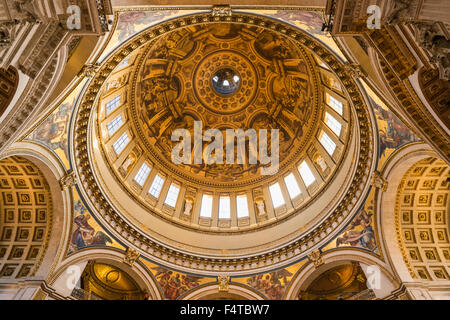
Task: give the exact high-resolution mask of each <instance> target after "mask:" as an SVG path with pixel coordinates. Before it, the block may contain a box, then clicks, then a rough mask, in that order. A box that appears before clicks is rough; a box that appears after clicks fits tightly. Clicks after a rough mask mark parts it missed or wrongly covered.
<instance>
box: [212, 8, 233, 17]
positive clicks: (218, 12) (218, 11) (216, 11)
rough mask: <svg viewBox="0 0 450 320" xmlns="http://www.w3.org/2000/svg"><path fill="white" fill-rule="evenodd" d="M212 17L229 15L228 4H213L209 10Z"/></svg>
mask: <svg viewBox="0 0 450 320" xmlns="http://www.w3.org/2000/svg"><path fill="white" fill-rule="evenodd" d="M211 15H212V16H213V17H231V15H232V12H231V8H230V6H214V7H213V8H212V11H211Z"/></svg>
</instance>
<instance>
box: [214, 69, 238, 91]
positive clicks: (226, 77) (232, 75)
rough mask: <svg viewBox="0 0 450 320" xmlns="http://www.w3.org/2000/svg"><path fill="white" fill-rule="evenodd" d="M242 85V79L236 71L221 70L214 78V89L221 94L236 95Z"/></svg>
mask: <svg viewBox="0 0 450 320" xmlns="http://www.w3.org/2000/svg"><path fill="white" fill-rule="evenodd" d="M240 83H241V77H240V76H239V75H238V73H237V72H236V71H234V70H233V69H230V68H223V69H220V70H218V71H216V73H214V75H213V77H212V87H213V88H214V90H215V91H216V92H217V93H220V94H232V93H235V92H236V90H237V89H238V88H239V85H240Z"/></svg>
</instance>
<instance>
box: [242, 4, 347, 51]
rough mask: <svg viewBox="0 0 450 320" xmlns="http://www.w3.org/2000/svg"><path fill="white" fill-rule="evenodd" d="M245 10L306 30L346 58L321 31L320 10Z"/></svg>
mask: <svg viewBox="0 0 450 320" xmlns="http://www.w3.org/2000/svg"><path fill="white" fill-rule="evenodd" d="M240 11H241V10H240ZM245 11H247V12H251V13H256V14H261V15H266V16H271V17H273V18H276V19H279V20H282V21H285V22H288V23H290V24H293V25H295V26H297V27H299V28H300V29H302V30H305V31H307V32H308V33H309V34H311V35H313V36H314V37H316V38H317V39H319V40H321V41H322V42H323V43H325V44H326V45H327V46H329V47H330V48H331V49H333V51H334V52H335V53H337V54H338V55H339V56H340V58H342V59H343V60H346V59H345V57H344V55H343V54H342V52H341V50H340V49H339V47H338V46H337V45H336V43H335V42H334V40H333V38H332V37H331V35H330V34H329V32H327V31H322V25H323V23H324V20H323V13H322V12H321V11H307V10H245Z"/></svg>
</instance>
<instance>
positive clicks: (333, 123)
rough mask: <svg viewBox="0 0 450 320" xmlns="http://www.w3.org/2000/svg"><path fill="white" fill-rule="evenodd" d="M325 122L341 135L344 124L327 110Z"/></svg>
mask: <svg viewBox="0 0 450 320" xmlns="http://www.w3.org/2000/svg"><path fill="white" fill-rule="evenodd" d="M325 123H326V124H327V126H328V127H329V128H330V129H331V130H333V132H334V133H335V134H336V135H337V136H338V137H339V135H340V134H341V129H342V124H341V123H340V122H339V121H338V120H336V118H335V117H333V116H332V115H331V114H329V113H328V112H325Z"/></svg>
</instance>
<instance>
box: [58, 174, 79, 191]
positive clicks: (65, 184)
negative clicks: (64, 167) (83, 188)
mask: <svg viewBox="0 0 450 320" xmlns="http://www.w3.org/2000/svg"><path fill="white" fill-rule="evenodd" d="M76 184H77V177H76V175H75V172H74V171H71V172H69V173H66V175H65V176H64V177H62V178H61V179H60V180H59V185H60V186H61V190H65V189H68V188H70V187H72V186H74V185H76Z"/></svg>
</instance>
